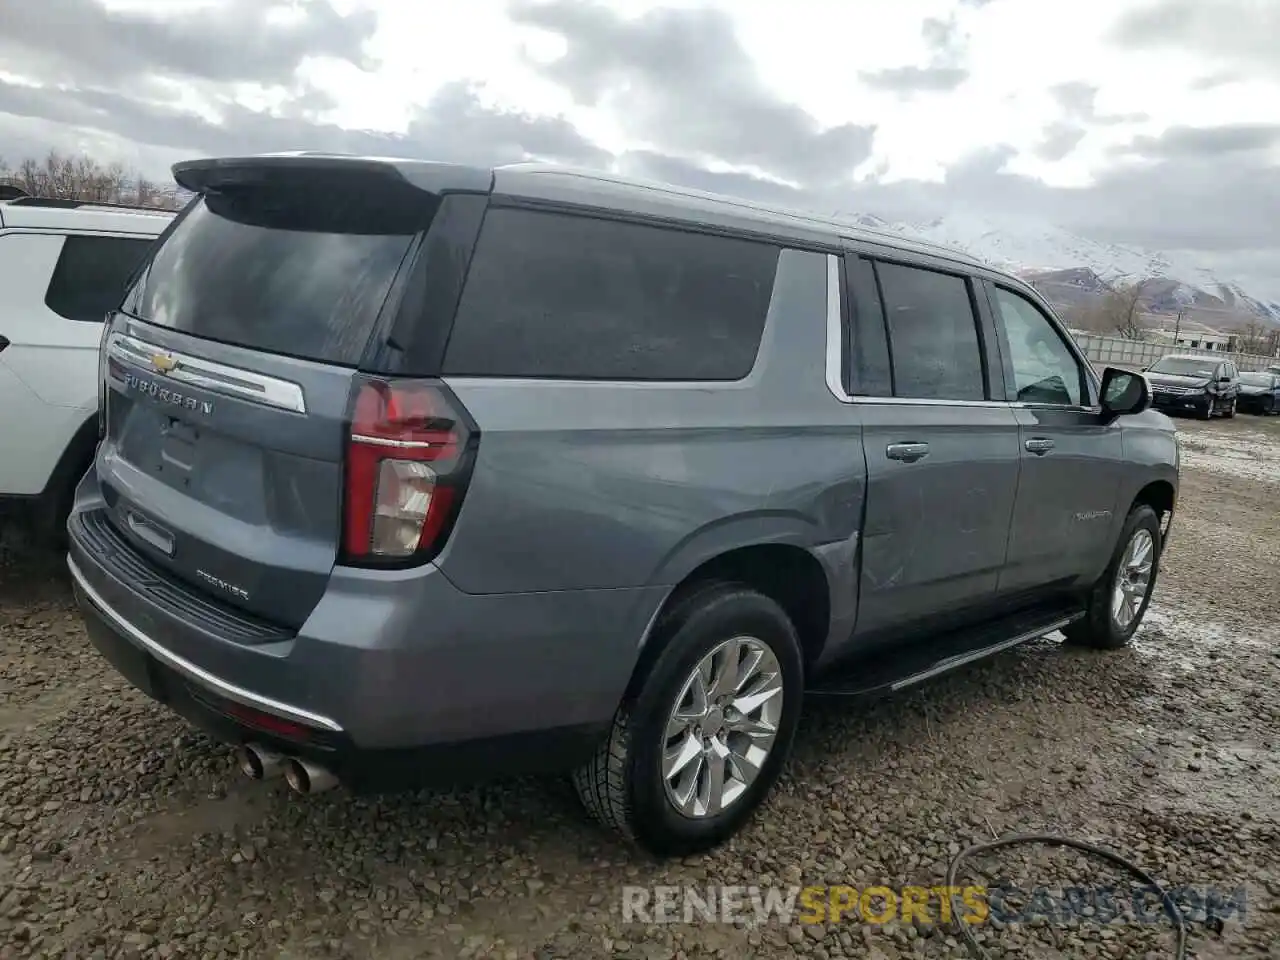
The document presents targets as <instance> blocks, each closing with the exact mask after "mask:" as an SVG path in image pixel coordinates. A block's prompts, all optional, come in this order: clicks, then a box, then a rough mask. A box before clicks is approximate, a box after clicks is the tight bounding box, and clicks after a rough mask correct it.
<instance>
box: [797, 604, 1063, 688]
mask: <svg viewBox="0 0 1280 960" xmlns="http://www.w3.org/2000/svg"><path fill="white" fill-rule="evenodd" d="M1084 615H1085V612H1084V610H1083V609H1081V608H1079V607H1053V608H1048V609H1047V608H1043V607H1042V608H1038V609H1034V610H1029V611H1025V612H1024V613H1021V614H1018V615H1016V616H1014V617H1010V618H1007V619H1003V620H1000V621H997V622H996V623H994V624H986V625H984V626H980V627H974V628H969V629H967V630H959V631H956V632H955V633H948V634H944V635H942V636H940V637H934V638H931V639H929V640H926V641H921V642H919V643H914V644H903V645H902V646H901V647H899V648H898V649H893V648H880V649H879V650H876V651H875V652H874V653H873V654H871V655H870V656H863V657H859V658H856V659H853V660H851V661H846V662H844V663H841V664H839V665H837V666H835V667H833V668H831V669H830V670H829V671H828V672H826V673H823V674H821V675H819V676H818V677H816V678H815V683H814V685H813V686H812V687H810V688H809V689H808V690H806V691H805V693H806V694H807V695H808V696H817V697H866V696H873V695H876V694H884V693H896V692H897V691H899V690H902V689H905V688H906V687H910V686H914V685H915V684H917V683H922V682H924V681H925V680H931V679H933V678H934V677H938V676H941V675H942V674H944V673H950V672H951V671H952V670H955V669H957V668H959V667H963V666H964V665H965V664H969V663H974V662H975V661H978V660H982V659H984V658H986V657H990V656H994V655H995V654H997V653H1001V652H1003V651H1005V650H1009V649H1012V648H1013V647H1016V646H1018V645H1019V644H1022V643H1026V642H1027V641H1029V640H1038V639H1039V638H1040V637H1043V636H1046V635H1047V634H1050V633H1053V631H1055V630H1061V629H1062V628H1063V627H1065V626H1067V625H1068V624H1071V623H1074V622H1075V621H1077V620H1081V619H1083V618H1084Z"/></svg>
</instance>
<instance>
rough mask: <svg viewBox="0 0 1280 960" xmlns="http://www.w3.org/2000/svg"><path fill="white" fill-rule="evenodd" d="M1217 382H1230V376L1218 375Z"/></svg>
mask: <svg viewBox="0 0 1280 960" xmlns="http://www.w3.org/2000/svg"><path fill="white" fill-rule="evenodd" d="M1218 382H1219V383H1230V382H1231V378H1230V377H1219V378H1218Z"/></svg>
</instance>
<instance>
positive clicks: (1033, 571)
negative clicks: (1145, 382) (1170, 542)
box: [987, 283, 1124, 595]
mask: <svg viewBox="0 0 1280 960" xmlns="http://www.w3.org/2000/svg"><path fill="white" fill-rule="evenodd" d="M987 294H988V298H989V301H990V304H991V309H992V313H993V314H994V317H995V321H996V327H997V331H998V333H999V335H1000V337H1001V344H1002V347H1003V349H1002V351H1001V352H1002V354H1003V356H1004V362H1005V381H1006V383H1007V384H1008V390H1009V399H1010V400H1011V401H1013V403H1014V410H1015V412H1016V415H1017V419H1018V425H1019V451H1018V454H1019V456H1020V458H1021V464H1022V468H1021V471H1020V476H1019V480H1018V496H1017V502H1016V504H1015V506H1014V513H1013V526H1012V530H1011V531H1010V535H1009V555H1008V561H1007V565H1006V569H1005V571H1004V573H1003V574H1002V575H1001V577H1000V587H999V589H1000V593H1001V594H1004V595H1008V594H1013V593H1020V592H1023V591H1035V590H1039V589H1042V588H1053V587H1055V586H1063V587H1065V586H1069V585H1078V582H1079V581H1080V580H1082V579H1090V578H1092V577H1093V576H1096V575H1097V574H1099V573H1101V571H1102V569H1103V568H1105V566H1106V563H1107V561H1108V560H1109V558H1110V554H1111V548H1112V546H1113V544H1112V540H1113V538H1114V532H1115V530H1116V527H1117V524H1118V522H1119V521H1121V520H1123V517H1118V516H1117V513H1118V512H1119V511H1120V510H1122V509H1124V505H1122V504H1119V503H1118V502H1117V495H1118V491H1119V480H1120V474H1119V470H1120V463H1121V459H1122V457H1123V455H1124V451H1123V449H1122V446H1121V439H1120V425H1119V423H1117V422H1114V421H1113V422H1112V423H1109V424H1104V423H1102V421H1101V419H1100V418H1099V413H1098V410H1097V407H1096V398H1095V396H1094V387H1093V385H1092V384H1091V382H1090V379H1089V377H1088V376H1087V375H1086V371H1085V367H1084V365H1083V362H1082V361H1081V359H1080V358H1079V356H1078V355H1077V354H1076V352H1075V351H1073V350H1072V349H1071V347H1070V346H1069V344H1068V342H1067V340H1066V335H1065V334H1064V333H1063V332H1062V331H1061V330H1060V329H1059V327H1058V325H1057V324H1056V323H1055V322H1054V321H1053V320H1052V319H1051V318H1050V317H1049V315H1048V314H1046V313H1045V312H1044V311H1043V310H1042V309H1041V308H1040V307H1039V306H1038V305H1036V304H1035V303H1034V302H1033V301H1032V300H1031V299H1029V298H1028V297H1026V296H1024V295H1023V294H1021V293H1019V292H1017V291H1015V290H1013V289H1011V288H1008V287H1004V286H1000V285H998V284H990V283H989V284H987Z"/></svg>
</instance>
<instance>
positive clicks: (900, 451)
mask: <svg viewBox="0 0 1280 960" xmlns="http://www.w3.org/2000/svg"><path fill="white" fill-rule="evenodd" d="M884 453H885V456H887V457H888V458H889V459H890V460H901V461H902V462H903V463H915V462H916V461H917V460H920V459H922V458H924V457H927V456H928V455H929V445H928V444H927V443H891V444H889V446H887V447H885V448H884Z"/></svg>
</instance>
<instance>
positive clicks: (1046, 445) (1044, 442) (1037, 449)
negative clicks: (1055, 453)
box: [1023, 437, 1053, 457]
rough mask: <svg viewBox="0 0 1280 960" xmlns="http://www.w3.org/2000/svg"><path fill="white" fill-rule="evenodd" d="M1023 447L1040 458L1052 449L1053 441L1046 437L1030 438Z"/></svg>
mask: <svg viewBox="0 0 1280 960" xmlns="http://www.w3.org/2000/svg"><path fill="white" fill-rule="evenodd" d="M1023 446H1024V447H1026V448H1027V449H1028V450H1029V451H1030V452H1032V453H1034V454H1036V455H1037V456H1041V457H1042V456H1044V455H1045V454H1046V453H1048V452H1049V451H1050V450H1052V449H1053V441H1052V440H1050V439H1049V438H1047V437H1032V438H1031V439H1030V440H1028V441H1026V442H1025V443H1024V444H1023Z"/></svg>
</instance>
